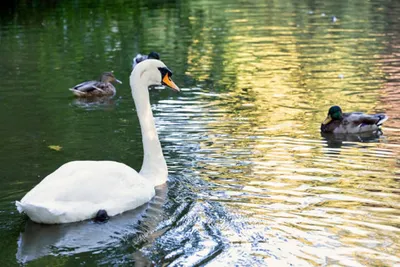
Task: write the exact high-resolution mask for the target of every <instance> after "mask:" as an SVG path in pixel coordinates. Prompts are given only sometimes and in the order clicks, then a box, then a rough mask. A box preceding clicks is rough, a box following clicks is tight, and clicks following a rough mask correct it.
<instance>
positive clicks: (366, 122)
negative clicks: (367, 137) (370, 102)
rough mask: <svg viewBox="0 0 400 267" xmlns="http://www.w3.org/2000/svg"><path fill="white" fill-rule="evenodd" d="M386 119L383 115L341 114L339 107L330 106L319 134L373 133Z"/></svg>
mask: <svg viewBox="0 0 400 267" xmlns="http://www.w3.org/2000/svg"><path fill="white" fill-rule="evenodd" d="M387 119H388V116H386V115H385V114H372V115H368V114H364V113H361V112H350V113H343V112H342V109H341V108H340V107H339V106H332V107H331V108H330V109H329V111H328V116H327V117H326V119H325V120H324V122H323V123H322V124H321V132H324V133H342V134H348V133H363V132H373V131H377V130H379V128H380V126H381V125H382V124H383V123H384V122H385V121H386V120H387Z"/></svg>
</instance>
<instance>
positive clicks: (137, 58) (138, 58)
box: [132, 54, 143, 69]
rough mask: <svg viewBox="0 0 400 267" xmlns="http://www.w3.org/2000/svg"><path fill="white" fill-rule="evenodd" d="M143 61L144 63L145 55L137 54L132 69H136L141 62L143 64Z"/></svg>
mask: <svg viewBox="0 0 400 267" xmlns="http://www.w3.org/2000/svg"><path fill="white" fill-rule="evenodd" d="M141 61H143V55H142V54H137V55H136V56H135V57H134V58H133V62H132V69H134V68H135V67H136V65H137V64H139V62H141Z"/></svg>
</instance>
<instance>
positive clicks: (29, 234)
mask: <svg viewBox="0 0 400 267" xmlns="http://www.w3.org/2000/svg"><path fill="white" fill-rule="evenodd" d="M166 196H167V186H166V185H163V186H159V187H157V188H156V196H155V197H154V198H153V199H152V200H151V201H150V202H149V203H146V204H145V205H143V206H141V207H139V208H137V209H135V210H132V211H128V212H125V213H123V214H121V215H118V216H115V217H111V218H110V220H109V221H108V222H106V223H95V222H93V221H84V222H79V223H69V224H60V225H43V224H37V223H35V222H32V221H30V220H28V221H27V222H26V225H25V230H24V232H22V233H21V234H20V236H19V240H18V251H17V255H16V257H17V260H18V261H19V262H21V263H26V262H28V261H32V260H35V259H38V258H40V257H43V256H47V255H73V254H77V253H82V252H88V251H94V250H97V251H98V250H101V249H102V248H109V247H110V246H118V244H119V243H120V242H122V241H123V240H126V239H127V238H130V237H132V236H135V237H138V238H141V239H142V240H140V242H144V243H147V241H149V239H150V241H151V240H152V236H151V234H152V232H153V231H154V230H155V228H156V227H157V225H158V224H159V223H160V221H161V220H162V218H163V205H164V202H165V199H166ZM132 257H133V258H134V260H135V258H138V262H140V263H141V265H142V266H143V265H148V264H147V261H146V258H145V257H144V256H143V255H141V253H140V252H137V253H134V255H132ZM135 261H136V260H135Z"/></svg>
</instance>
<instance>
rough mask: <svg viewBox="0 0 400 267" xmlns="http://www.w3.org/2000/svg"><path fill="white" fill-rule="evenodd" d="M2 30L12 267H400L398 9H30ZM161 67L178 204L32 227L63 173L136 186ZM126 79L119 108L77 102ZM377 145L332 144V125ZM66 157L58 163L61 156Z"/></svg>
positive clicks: (167, 192) (8, 262)
mask: <svg viewBox="0 0 400 267" xmlns="http://www.w3.org/2000/svg"><path fill="white" fill-rule="evenodd" d="M0 12H1V19H0V22H1V24H0V57H1V61H2V64H1V65H0V77H2V79H1V80H2V86H1V89H0V90H1V94H0V121H1V122H2V127H1V128H0V145H1V148H2V149H1V153H0V162H1V168H0V238H1V240H2V241H1V243H0V259H1V260H0V262H1V263H2V265H3V266H17V265H23V264H26V265H28V266H44V265H48V266H76V265H88V266H94V265H101V264H103V265H112V266H119V265H127V266H131V265H132V264H136V266H150V265H152V264H155V265H156V266H164V265H170V266H203V265H210V266H212V265H218V266H233V265H238V266H266V265H269V266H289V265H292V266H293V265H294V266H321V265H337V266H393V265H396V264H400V257H399V255H400V219H399V218H400V216H399V215H400V205H399V203H400V202H399V201H400V176H399V175H400V168H399V164H400V163H399V152H400V115H399V114H400V110H399V104H400V101H399V99H400V95H399V93H398V88H400V74H399V73H400V34H399V31H398V29H399V28H400V21H399V16H398V14H400V3H399V2H398V1H390V0H377V1H351V2H349V1H342V0H337V1H311V2H310V1H300V2H299V1H289V0H287V1H286V0H285V1H256V0H255V1H249V2H246V1H236V2H232V1H225V0H220V1H169V2H164V1H150V2H148V1H135V2H128V1H114V2H113V3H108V2H97V1H90V0H86V1H84V0H82V1H74V2H70V1H20V2H18V4H16V3H12V4H7V5H6V4H3V7H2V9H1V11H0ZM152 50H155V51H158V52H159V53H160V54H161V58H162V60H163V61H164V62H165V63H166V64H167V65H168V67H169V68H171V69H172V70H173V72H174V76H173V78H174V81H175V82H176V83H177V84H178V85H179V86H180V87H182V92H181V93H180V94H175V93H173V92H171V91H169V90H151V91H150V95H151V101H152V108H153V112H154V116H155V119H156V124H157V128H158V131H159V135H160V140H161V142H162V146H163V150H164V155H165V157H166V160H167V164H168V166H169V173H170V174H169V182H168V184H167V186H165V187H162V188H159V189H158V190H157V196H156V198H155V199H154V200H153V201H152V202H150V203H149V204H147V205H145V206H143V207H140V208H139V209H137V210H134V211H130V212H127V213H126V214H123V215H121V216H117V217H114V218H112V219H111V220H110V221H109V222H108V223H106V224H95V223H93V222H91V221H89V222H81V223H75V224H69V225H62V226H43V225H38V224H35V223H32V222H31V221H29V220H28V219H27V218H26V217H24V216H22V215H20V214H18V213H17V212H16V209H15V206H14V201H15V200H19V199H20V198H22V197H23V196H24V194H26V193H27V192H28V191H29V190H30V189H31V188H32V187H33V186H34V185H36V184H37V183H38V182H40V181H41V179H43V178H44V177H45V176H46V175H47V174H49V173H50V172H52V171H53V170H55V169H56V168H57V167H58V166H60V165H61V164H63V163H65V162H67V161H71V160H76V159H94V160H101V159H106V160H116V161H121V162H124V163H126V164H128V165H130V166H132V167H133V168H135V169H137V170H138V169H139V168H140V166H141V161H142V157H143V152H142V144H141V136H140V126H139V124H138V119H137V117H136V114H135V107H134V104H133V102H132V99H131V94H130V88H129V75H130V71H131V60H132V57H133V56H134V55H135V54H136V53H148V52H150V51H152ZM109 70H113V71H114V73H115V75H116V77H117V78H118V79H120V80H122V81H123V84H122V85H117V90H118V91H117V95H116V96H115V97H114V98H113V99H111V100H107V101H102V102H97V103H87V102H83V101H77V100H75V99H74V98H73V97H72V96H71V94H70V92H69V91H68V90H67V89H68V88H69V87H71V86H73V85H75V84H77V83H79V82H82V81H84V80H87V79H93V78H97V77H98V76H99V75H100V73H101V72H103V71H109ZM333 104H338V105H340V106H341V107H342V108H343V110H346V111H362V112H371V113H372V112H385V113H387V114H388V115H389V117H390V119H389V120H388V121H387V122H386V123H385V126H384V128H383V134H382V135H352V136H330V135H321V134H320V133H319V126H320V122H321V121H322V120H323V119H324V118H325V116H326V112H327V110H328V108H329V107H330V106H331V105H333ZM51 145H58V146H61V147H62V149H61V150H60V151H55V150H52V149H50V148H49V146H51Z"/></svg>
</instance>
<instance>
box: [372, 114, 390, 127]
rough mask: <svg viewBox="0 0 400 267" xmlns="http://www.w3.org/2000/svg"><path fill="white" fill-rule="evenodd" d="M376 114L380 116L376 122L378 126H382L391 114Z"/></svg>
mask: <svg viewBox="0 0 400 267" xmlns="http://www.w3.org/2000/svg"><path fill="white" fill-rule="evenodd" d="M375 116H377V117H378V118H379V120H378V122H377V123H376V125H378V126H381V125H382V124H383V123H384V122H385V121H387V120H388V119H389V116H387V115H386V114H376V115H375Z"/></svg>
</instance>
